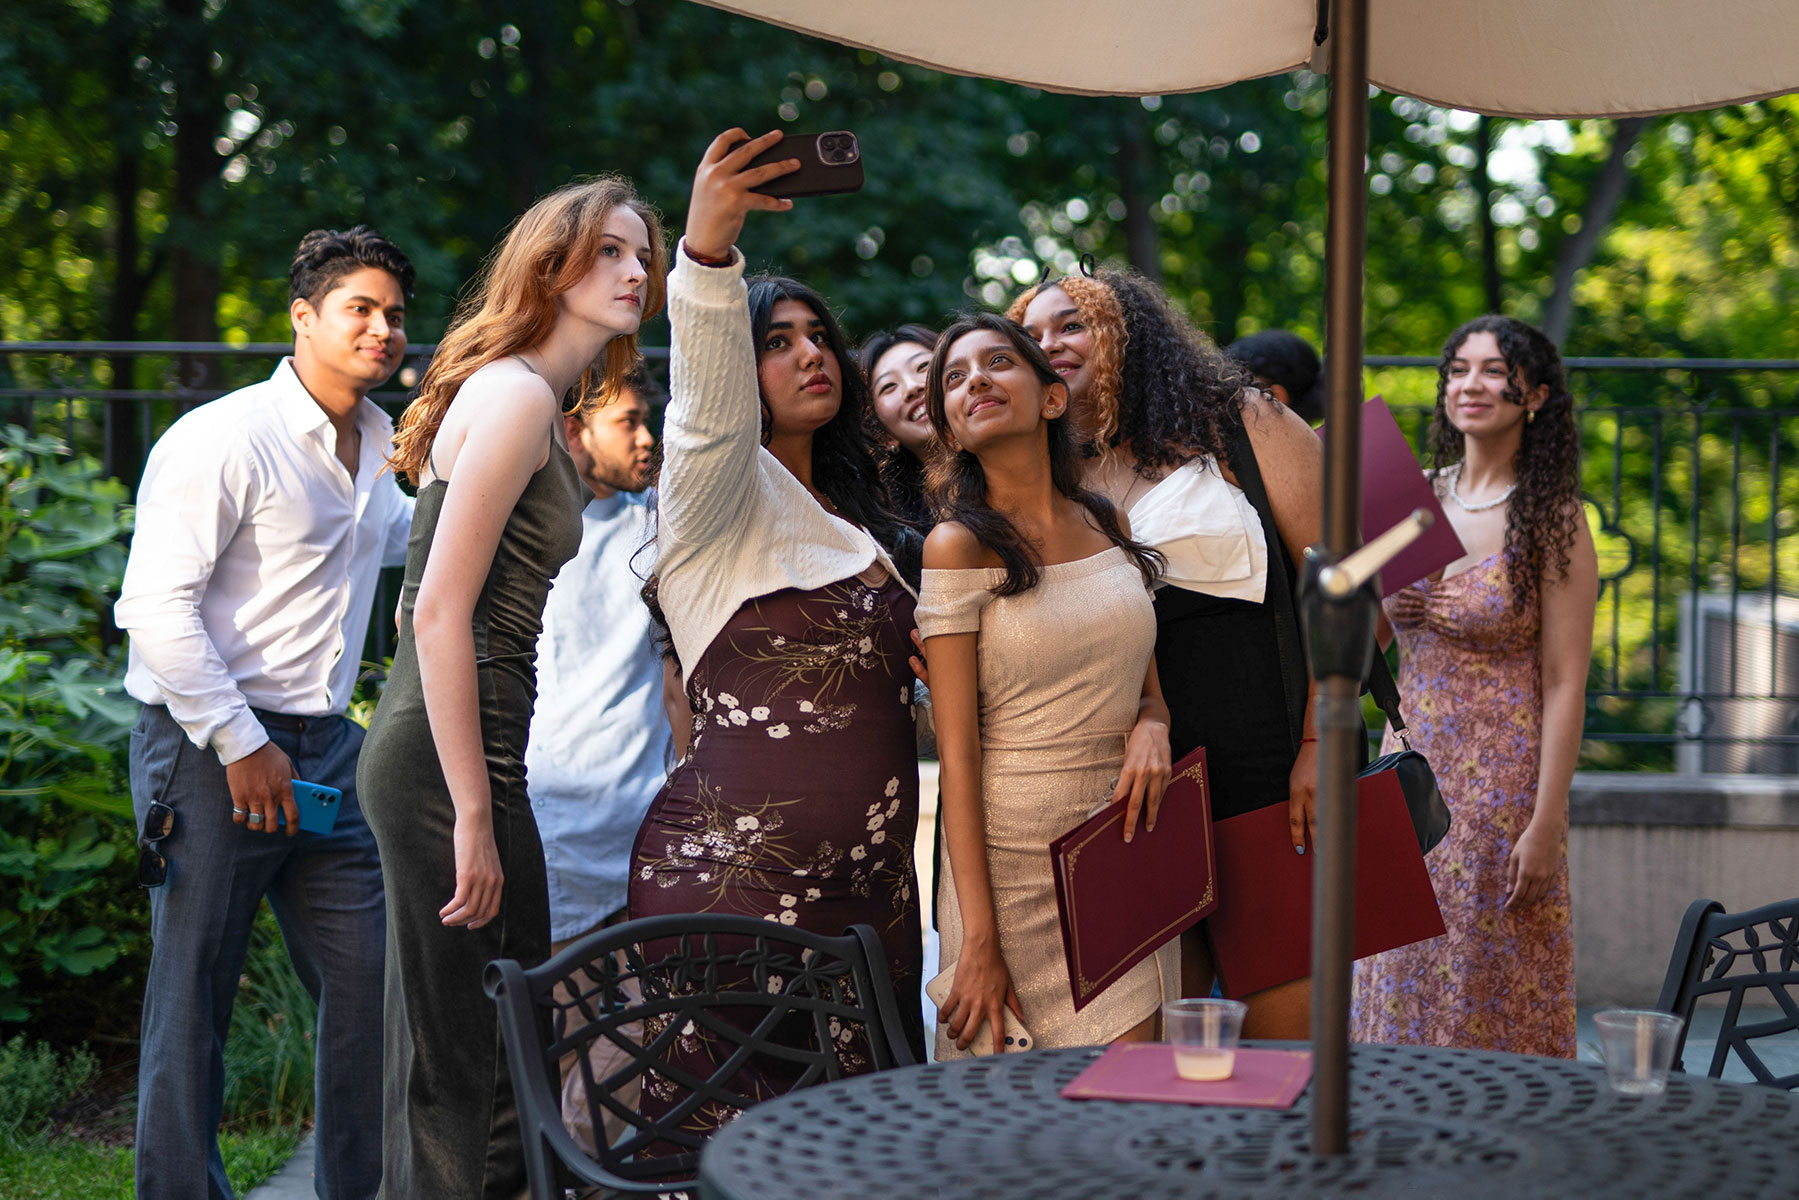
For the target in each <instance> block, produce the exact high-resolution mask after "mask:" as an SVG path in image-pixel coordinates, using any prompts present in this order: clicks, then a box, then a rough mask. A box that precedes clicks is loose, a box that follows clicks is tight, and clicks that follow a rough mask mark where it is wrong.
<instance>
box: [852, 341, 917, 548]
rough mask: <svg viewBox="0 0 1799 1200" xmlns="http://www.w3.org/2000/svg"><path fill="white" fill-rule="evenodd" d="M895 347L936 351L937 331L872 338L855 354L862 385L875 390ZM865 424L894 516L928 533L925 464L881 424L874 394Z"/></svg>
mask: <svg viewBox="0 0 1799 1200" xmlns="http://www.w3.org/2000/svg"><path fill="white" fill-rule="evenodd" d="M895 346H922V347H924V348H925V349H926V350H934V349H936V348H937V331H936V330H935V329H932V328H931V327H930V326H928V325H918V324H911V323H909V324H905V325H901V326H899V327H898V328H895V329H891V330H885V329H884V330H882V331H881V332H879V333H876V334H873V335H871V336H870V337H869V339H868V340H867V341H865V342H863V343H862V349H860V350H858V351H857V352H856V355H857V357H858V358H860V359H861V360H862V381H863V383H864V384H865V385H866V386H867V387H869V388H873V387H874V373H875V364H876V363H878V362H880V361H881V356H882V355H883V354H886V353H887V352H888V351H889V350H891V349H893V348H894V347H895ZM866 423H867V425H868V436H869V439H870V440H871V441H872V442H873V443H874V446H875V461H876V463H877V465H878V466H879V468H880V472H881V482H882V483H884V484H886V485H887V498H888V500H889V501H890V502H891V503H892V504H893V511H894V515H896V516H898V517H899V519H900V520H902V521H904V522H905V523H906V524H908V525H910V526H912V527H913V528H914V529H917V530H918V531H919V532H921V533H923V532H928V531H929V530H930V528H931V524H932V517H931V505H930V501H929V500H928V499H927V498H926V496H925V482H924V476H925V470H924V460H923V459H921V458H919V457H918V455H916V454H914V453H912V452H911V451H910V450H908V449H906V448H905V447H904V446H902V445H900V444H899V439H897V438H895V437H894V436H893V434H891V433H889V432H888V431H887V427H886V426H885V425H882V424H881V418H880V414H879V413H877V412H876V411H875V406H874V403H873V397H872V394H871V396H870V403H869V405H868V417H867V422H866Z"/></svg>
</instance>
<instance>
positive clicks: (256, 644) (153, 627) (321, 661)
mask: <svg viewBox="0 0 1799 1200" xmlns="http://www.w3.org/2000/svg"><path fill="white" fill-rule="evenodd" d="M357 423H358V425H359V427H360V429H361V433H362V452H361V457H360V458H359V459H358V462H357V468H356V477H355V479H354V480H352V479H351V478H350V473H349V472H348V471H346V470H345V469H344V466H343V464H342V463H340V462H339V461H338V460H337V430H336V428H335V427H334V426H333V425H332V424H331V421H330V419H329V418H328V417H327V416H326V415H325V410H324V409H322V408H320V407H319V405H318V403H317V401H315V400H314V399H313V398H312V396H311V394H310V393H308V392H307V390H306V388H305V387H304V386H303V385H302V384H301V383H300V378H299V376H298V375H296V374H295V373H294V368H293V360H292V359H283V360H282V361H281V365H280V366H278V367H276V368H275V373H274V374H273V375H272V376H271V377H270V378H269V379H268V381H267V382H265V383H258V384H253V385H252V386H250V387H247V388H243V389H241V390H239V391H236V392H232V393H231V394H230V395H228V396H222V397H220V398H219V399H217V400H214V401H212V402H211V403H209V404H204V405H201V406H200V407H199V408H197V409H195V410H194V411H193V412H190V413H188V414H187V415H186V416H184V417H182V418H181V419H180V420H179V421H176V422H175V424H174V425H173V426H171V427H170V428H169V431H168V432H167V433H165V434H164V435H163V436H162V438H161V440H159V441H158V442H157V443H156V446H155V447H154V448H153V449H152V450H151V451H150V457H149V461H148V462H147V463H146V464H145V467H144V476H143V480H142V482H141V483H140V484H139V485H138V502H137V529H136V533H135V535H134V536H133V537H132V541H131V556H130V559H129V560H128V562H127V563H126V566H125V581H124V585H123V586H122V587H121V588H120V594H119V602H118V604H117V606H115V608H114V610H113V613H114V620H115V621H116V622H117V623H118V626H119V628H120V629H123V630H125V631H126V632H127V633H129V634H130V635H131V654H130V662H129V666H128V668H127V670H126V674H125V690H126V691H128V692H130V693H131V695H132V696H134V697H136V698H137V699H139V700H141V701H143V702H144V703H145V704H164V705H167V706H168V709H169V715H170V716H172V717H174V718H175V720H176V721H177V722H178V723H179V724H180V725H181V727H182V728H183V729H184V730H186V731H187V735H188V737H189V738H190V739H192V740H193V743H194V744H195V745H196V746H201V747H205V746H211V747H212V748H213V749H214V750H215V751H216V752H217V753H218V756H219V761H220V762H222V763H227V764H229V763H233V762H236V761H237V760H238V759H240V758H243V757H244V756H245V755H247V754H250V753H251V752H253V751H255V750H256V749H257V748H258V747H260V746H261V745H262V744H263V743H264V742H266V741H268V734H267V733H266V732H264V730H263V728H262V724H261V722H259V721H258V720H257V719H256V716H255V714H254V713H252V712H251V711H250V709H251V708H252V707H255V708H261V709H266V710H269V711H271V712H280V713H286V714H289V715H293V716H325V715H329V714H334V713H342V712H343V711H344V709H345V708H346V707H347V706H348V704H349V701H350V693H351V690H352V689H353V688H354V687H355V684H356V675H357V670H358V668H359V666H360V662H361V658H362V645H363V639H364V638H365V637H366V635H367V633H368V627H369V617H370V610H371V608H372V607H373V604H374V597H375V584H376V580H377V577H378V575H379V571H380V568H381V567H383V566H391V565H397V564H400V563H403V562H405V560H406V538H407V533H408V531H409V530H410V528H411V525H412V501H411V500H410V499H409V498H408V497H407V496H406V494H405V493H403V492H402V491H400V488H399V486H398V484H397V483H396V482H395V481H394V477H393V475H392V474H391V473H390V472H386V471H384V470H383V467H384V465H385V460H386V456H387V453H388V452H389V450H390V449H391V448H392V442H393V422H392V421H390V420H389V419H388V417H387V414H385V413H383V412H382V411H381V409H380V408H379V407H377V406H376V405H375V404H374V403H373V402H371V401H369V400H366V399H365V400H363V401H362V403H361V406H360V408H359V409H358V412H357Z"/></svg>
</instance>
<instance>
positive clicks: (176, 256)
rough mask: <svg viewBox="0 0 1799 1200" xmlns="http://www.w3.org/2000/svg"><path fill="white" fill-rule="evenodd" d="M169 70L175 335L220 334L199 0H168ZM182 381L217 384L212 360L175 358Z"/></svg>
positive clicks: (208, 90) (207, 61)
mask: <svg viewBox="0 0 1799 1200" xmlns="http://www.w3.org/2000/svg"><path fill="white" fill-rule="evenodd" d="M168 10H169V17H170V20H169V34H170V45H169V56H168V63H169V68H170V73H171V74H172V75H174V77H175V126H176V128H175V197H174V204H173V206H172V208H173V220H172V221H171V222H170V226H171V228H170V230H169V268H170V274H171V282H172V283H173V291H174V295H173V301H174V311H173V312H172V314H171V318H172V319H171V322H170V324H171V326H172V328H171V332H172V333H173V334H174V335H175V340H176V341H181V342H216V341H218V340H219V263H218V257H217V244H218V243H217V238H216V233H215V231H212V230H211V229H209V224H210V222H209V217H210V216H211V214H210V213H208V211H207V210H208V208H209V207H211V206H210V205H209V204H208V203H207V201H208V200H209V198H210V193H211V190H212V189H213V188H215V187H216V186H217V181H218V175H219V156H218V152H217V151H216V150H214V149H213V144H212V143H213V138H214V137H215V136H217V133H218V130H217V128H216V125H217V117H218V114H219V112H220V111H221V110H222V108H223V98H222V97H221V96H220V95H219V88H218V85H217V83H216V82H215V81H214V80H213V76H212V47H211V44H210V41H209V39H208V37H207V30H206V18H205V15H204V13H203V11H202V7H201V0H168ZM180 370H181V383H182V384H183V385H184V386H186V387H189V388H194V389H196V390H208V391H210V390H212V389H214V388H217V387H218V386H219V380H220V372H219V364H218V360H217V359H214V358H193V359H189V360H185V361H183V362H182V363H181V364H180Z"/></svg>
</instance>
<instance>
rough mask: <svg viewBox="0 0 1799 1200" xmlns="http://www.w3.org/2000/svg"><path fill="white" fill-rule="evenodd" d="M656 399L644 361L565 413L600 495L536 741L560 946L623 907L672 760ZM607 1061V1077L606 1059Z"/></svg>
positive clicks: (562, 620) (535, 780)
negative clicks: (648, 575) (657, 557)
mask: <svg viewBox="0 0 1799 1200" xmlns="http://www.w3.org/2000/svg"><path fill="white" fill-rule="evenodd" d="M650 401H651V391H650V383H649V381H648V379H647V378H646V377H644V376H643V375H642V374H641V372H639V373H636V374H634V375H633V376H632V377H631V379H630V380H629V381H628V384H627V387H626V390H625V391H624V392H623V393H622V394H621V395H620V396H619V398H618V399H617V400H615V401H613V402H612V403H611V404H608V405H606V406H604V407H602V408H599V409H596V410H594V411H593V412H590V413H588V414H587V415H586V416H584V417H583V416H569V417H566V418H564V419H565V421H566V422H567V433H568V448H569V455H570V457H572V458H573V459H574V462H575V469H576V470H577V471H579V472H580V475H581V478H582V480H583V481H585V482H586V484H587V487H588V489H589V490H590V491H592V492H593V499H592V500H590V501H588V504H587V508H586V509H585V510H584V511H583V512H582V514H581V526H582V528H581V550H580V553H578V554H577V555H576V556H575V557H574V559H572V560H571V561H570V562H568V563H567V564H566V565H565V566H564V567H563V568H562V571H561V573H559V574H558V575H557V576H556V586H555V587H553V588H551V589H550V598H549V601H548V602H547V603H546V604H545V605H544V613H543V634H542V635H541V636H540V637H539V639H538V642H537V707H536V709H535V710H534V711H533V712H532V716H531V737H530V741H529V744H528V745H527V748H526V750H525V778H526V780H527V781H528V782H529V786H530V792H531V812H532V814H533V815H534V816H535V817H536V818H537V828H538V832H539V833H540V834H541V835H542V837H543V856H544V866H545V868H546V870H547V874H548V875H549V882H550V938H551V941H552V943H553V944H552V950H555V951H559V950H561V949H562V948H563V947H564V946H566V945H568V944H569V943H570V942H572V941H574V940H575V939H577V938H580V937H582V936H583V935H585V934H588V933H591V932H592V931H594V930H596V929H598V928H600V927H601V926H603V925H606V924H609V923H611V922H612V921H615V920H618V919H621V918H622V916H623V909H624V907H625V886H626V877H627V875H628V874H629V871H630V867H631V847H632V844H633V843H634V842H635V841H636V838H637V829H638V827H639V826H640V825H642V824H643V815H644V813H645V812H647V811H648V810H649V807H650V801H651V800H653V799H655V797H656V792H657V790H658V789H660V788H661V786H662V781H663V779H664V778H665V777H666V776H667V774H668V768H669V759H670V757H671V755H670V739H669V724H668V717H667V715H666V713H665V711H664V709H663V706H662V657H661V655H660V654H658V653H657V651H656V648H655V646H654V644H653V643H652V641H651V630H650V613H649V609H648V607H647V606H646V605H645V604H644V602H643V599H642V597H641V595H640V594H639V593H640V591H641V589H642V586H643V579H642V578H641V577H640V575H639V574H638V572H639V571H644V572H647V571H648V570H649V567H650V564H651V562H652V552H651V551H647V550H645V551H643V552H642V553H641V554H640V553H639V551H640V550H642V549H643V545H644V543H645V542H646V541H647V540H648V538H649V536H650V533H651V529H650V524H649V512H650V505H649V503H648V502H647V500H646V495H645V489H646V488H648V487H649V484H650V479H651V475H650V461H651V451H652V450H653V449H654V448H655V444H656V441H655V438H654V437H653V436H652V435H651V433H650V428H649V418H650ZM596 1047H597V1048H598V1049H599V1050H601V1051H605V1050H607V1049H609V1044H608V1043H605V1040H604V1039H600V1042H599V1043H596ZM571 1062H572V1056H571ZM595 1066H596V1075H603V1074H604V1072H605V1071H606V1070H607V1069H608V1068H607V1063H606V1062H605V1061H596V1063H595ZM579 1078H580V1077H579V1075H571V1076H569V1081H568V1087H567V1088H566V1089H565V1092H564V1104H563V1109H564V1114H565V1116H566V1118H567V1119H568V1120H569V1121H570V1122H571V1125H572V1126H573V1127H574V1128H575V1129H576V1131H577V1136H580V1137H584V1138H589V1139H590V1138H591V1136H592V1133H591V1130H590V1129H589V1128H588V1116H587V1105H586V1104H585V1103H583V1101H584V1099H585V1097H584V1096H581V1095H579V1089H580V1083H579ZM626 1102H627V1103H630V1102H631V1101H629V1100H627V1101H626ZM589 1145H591V1142H589Z"/></svg>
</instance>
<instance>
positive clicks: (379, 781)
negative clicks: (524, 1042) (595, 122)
mask: <svg viewBox="0 0 1799 1200" xmlns="http://www.w3.org/2000/svg"><path fill="white" fill-rule="evenodd" d="M665 270H666V250H665V248H664V246H663V241H662V231H661V227H660V223H659V221H658V219H657V216H656V213H655V211H654V210H652V209H651V208H649V207H648V206H647V205H645V204H644V203H643V202H642V201H640V200H638V199H637V196H636V193H635V192H634V191H633V189H632V187H631V185H630V183H628V182H627V181H626V180H624V179H621V178H619V177H617V176H602V177H600V178H596V179H592V180H588V181H585V182H580V183H573V184H570V185H568V186H566V187H564V188H561V189H559V190H558V191H556V192H553V193H551V194H550V195H548V196H546V197H544V198H543V199H542V200H539V201H538V202H537V203H536V204H535V205H534V206H532V208H531V209H530V210H529V211H528V212H526V213H525V215H524V216H522V217H520V218H519V220H518V222H517V223H516V224H515V225H514V226H513V227H512V229H511V230H510V231H509V232H508V233H507V234H506V237H505V239H504V240H503V241H502V242H501V243H500V247H499V249H498V251H497V252H496V253H495V254H494V256H493V258H492V260H491V261H490V262H489V263H488V264H487V266H486V268H485V269H484V271H483V273H482V275H481V277H480V279H479V281H478V282H477V284H476V286H475V288H474V289H473V292H472V294H471V295H470V296H469V298H468V300H467V301H466V302H465V303H464V304H463V306H462V308H461V310H460V311H459V312H458V313H457V315H456V317H455V319H454V322H453V325H452V328H451V330H450V332H449V333H448V334H446V335H445V336H444V339H443V341H442V343H440V345H439V347H438V351H437V355H436V357H435V358H434V359H433V360H432V363H431V368H430V370H429V371H428V372H427V373H426V375H425V380H424V382H423V384H422V385H421V386H420V388H419V394H418V397H417V398H416V399H415V400H414V401H413V402H412V404H411V405H410V406H409V407H408V408H407V410H406V413H405V415H404V417H403V418H402V419H401V422H400V429H399V433H398V435H397V436H396V437H395V439H394V442H395V448H394V454H393V456H392V457H391V459H390V460H389V462H390V465H391V466H392V467H393V468H394V470H395V471H397V472H399V473H400V474H403V475H405V476H407V477H409V478H410V479H411V480H412V481H413V482H414V483H416V484H418V485H419V495H418V505H417V510H416V512H415V514H414V517H413V523H412V537H411V542H410V546H409V548H408V553H407V559H406V575H405V583H404V586H403V588H402V591H401V600H400V640H399V646H398V649H397V651H396V653H395V655H394V663H393V669H392V672H391V673H390V675H389V677H388V682H387V687H386V690H385V691H384V693H383V694H382V697H381V703H380V705H379V706H378V707H377V709H376V710H375V718H374V721H373V723H372V725H371V726H370V728H369V735H368V741H367V743H366V745H365V747H364V752H363V756H362V759H361V764H360V767H359V769H358V772H357V784H358V789H359V791H360V792H361V794H362V796H363V800H364V804H365V806H366V808H367V812H368V819H369V824H370V825H371V826H372V827H373V828H374V831H375V837H376V840H377V842H378V843H379V845H380V848H381V868H382V875H383V877H384V879H385V882H386V888H387V896H388V915H387V946H388V949H387V985H386V992H387V1021H386V1024H387V1031H386V1032H387V1039H386V1058H385V1063H384V1072H383V1074H384V1079H385V1090H386V1102H385V1112H384V1121H383V1126H384V1129H383V1148H384V1159H385V1163H384V1175H383V1178H382V1194H383V1195H387V1196H431V1197H476V1196H495V1197H497V1196H515V1195H518V1194H519V1193H521V1192H522V1191H523V1190H524V1188H525V1166H524V1155H523V1146H522V1143H521V1140H520V1136H519V1127H518V1119H517V1115H516V1111H515V1108H514V1102H513V1097H512V1087H511V1082H510V1079H509V1078H508V1075H507V1071H506V1060H505V1052H504V1049H503V1046H502V1044H501V1040H500V1030H499V1023H498V1021H497V1019H496V1017H495V1010H494V1007H493V1004H492V1002H491V1001H489V1000H488V999H487V998H486V997H485V996H484V995H483V994H482V991H481V973H482V968H483V966H484V965H485V964H486V963H487V962H489V961H491V960H492V959H496V958H512V959H518V960H520V961H522V962H524V963H525V964H526V965H527V966H530V965H534V964H536V963H538V962H541V961H542V960H543V959H544V958H546V957H547V956H548V954H549V948H550V913H549V890H548V883H547V881H546V878H545V872H544V857H543V845H542V842H541V841H540V839H539V836H538V831H537V824H536V821H535V820H534V819H533V817H532V815H531V805H530V800H529V798H528V797H527V796H526V792H525V768H524V753H525V741H526V730H527V726H528V724H529V722H530V718H531V711H532V706H533V703H534V701H535V699H536V674H535V662H536V647H537V640H538V635H539V634H540V633H541V632H542V624H543V608H544V601H545V598H546V597H547V595H548V593H549V588H550V581H551V579H552V578H554V576H555V575H556V572H557V571H558V570H559V569H560V568H561V567H562V565H563V564H564V563H565V562H567V561H568V560H569V559H570V558H572V557H573V556H574V554H575V551H576V550H577V549H578V548H579V546H580V544H581V510H582V506H583V501H584V499H585V496H586V490H585V488H584V487H583V485H582V483H581V478H580V476H579V474H578V473H577V472H576V469H575V464H574V461H573V459H572V458H571V457H570V455H569V449H568V446H567V444H566V442H565V440H564V439H565V431H564V425H563V420H562V416H563V403H564V397H566V396H568V395H570V394H571V393H572V394H573V396H574V397H575V411H577V412H579V411H582V410H584V409H587V408H591V407H593V406H595V405H596V404H599V403H604V402H605V400H606V399H607V398H609V397H610V396H611V395H613V394H615V393H616V392H617V390H618V388H619V386H620V385H621V384H622V383H623V380H624V377H625V375H626V373H627V371H628V370H629V369H630V368H631V367H632V366H634V365H635V364H636V362H637V359H638V355H637V349H636V335H637V331H638V328H639V326H640V325H641V324H642V322H643V319H644V318H645V317H646V316H648V315H650V314H651V313H654V312H655V311H656V310H657V308H659V307H660V306H661V303H662V289H663V276H664V274H665Z"/></svg>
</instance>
